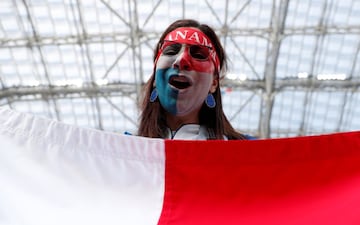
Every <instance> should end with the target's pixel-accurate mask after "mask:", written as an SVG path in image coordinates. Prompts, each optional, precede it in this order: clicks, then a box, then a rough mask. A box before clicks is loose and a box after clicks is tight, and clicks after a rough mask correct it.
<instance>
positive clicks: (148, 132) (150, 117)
mask: <svg viewBox="0 0 360 225" xmlns="http://www.w3.org/2000/svg"><path fill="white" fill-rule="evenodd" d="M178 27H195V28H198V29H200V30H201V31H202V32H203V33H204V34H206V36H208V38H210V40H211V41H212V43H213V45H214V47H215V50H216V54H217V55H218V57H219V60H220V71H217V73H218V74H216V75H217V76H218V79H220V78H222V75H221V74H220V73H223V74H225V71H226V69H227V58H226V54H225V51H224V49H223V47H222V46H221V43H220V41H219V39H218V37H217V35H216V34H215V32H214V30H213V29H212V28H210V27H209V26H208V25H206V24H200V23H199V22H197V21H195V20H187V19H183V20H177V21H175V22H174V23H172V24H171V25H170V26H169V27H168V28H167V29H166V30H165V31H164V33H163V34H162V35H161V37H160V40H159V42H158V43H157V46H156V48H155V49H154V59H153V60H154V62H155V57H156V56H157V54H158V51H159V49H160V47H161V44H162V42H163V40H164V38H165V36H166V35H167V34H168V33H170V32H171V31H172V30H174V29H176V28H178ZM154 79H155V66H154V70H153V73H152V76H151V77H150V79H149V80H148V82H147V83H146V85H145V87H144V96H143V101H142V105H141V115H140V125H139V129H138V135H140V136H144V137H153V138H164V137H166V136H167V135H168V133H167V132H168V129H167V124H166V117H165V110H164V109H163V107H162V106H161V105H160V103H159V101H155V102H150V100H149V99H150V94H151V91H152V90H153V88H154V87H153V83H154ZM213 96H214V98H215V100H216V106H215V108H209V107H207V106H206V105H205V104H203V106H202V107H201V110H200V113H199V123H200V124H201V125H205V126H206V127H207V129H208V132H209V134H210V137H209V139H220V140H222V139H224V135H225V136H226V137H227V138H228V139H245V137H244V135H242V134H240V133H238V132H237V131H236V130H235V129H234V128H233V127H232V126H231V124H230V122H229V121H228V119H227V118H226V116H225V114H224V111H223V107H222V102H221V91H220V84H219V85H218V86H217V88H216V91H215V92H214V93H213Z"/></svg>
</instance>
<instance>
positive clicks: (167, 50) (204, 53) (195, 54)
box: [161, 41, 212, 61]
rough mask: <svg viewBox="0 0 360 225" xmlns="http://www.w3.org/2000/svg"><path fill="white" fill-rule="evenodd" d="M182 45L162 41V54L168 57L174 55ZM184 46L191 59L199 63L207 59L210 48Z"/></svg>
mask: <svg viewBox="0 0 360 225" xmlns="http://www.w3.org/2000/svg"><path fill="white" fill-rule="evenodd" d="M182 45H183V44H181V43H178V42H174V41H164V43H163V44H162V46H161V50H162V54H163V55H168V56H172V55H176V54H178V53H179V52H180V50H181V48H182ZM186 45H187V46H188V50H189V55H190V56H191V57H192V58H194V59H196V60H201V61H204V60H207V59H209V56H210V52H211V50H212V48H211V47H208V46H205V45H190V44H186Z"/></svg>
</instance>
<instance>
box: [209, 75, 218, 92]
mask: <svg viewBox="0 0 360 225" xmlns="http://www.w3.org/2000/svg"><path fill="white" fill-rule="evenodd" d="M218 85H219V79H218V78H216V77H215V78H214V79H213V81H212V83H211V86H210V93H214V92H215V91H216V88H217V86H218Z"/></svg>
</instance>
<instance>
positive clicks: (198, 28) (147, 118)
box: [138, 20, 246, 140]
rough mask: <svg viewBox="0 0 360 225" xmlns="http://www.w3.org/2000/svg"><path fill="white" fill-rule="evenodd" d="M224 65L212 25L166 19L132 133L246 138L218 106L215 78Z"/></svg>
mask: <svg viewBox="0 0 360 225" xmlns="http://www.w3.org/2000/svg"><path fill="white" fill-rule="evenodd" d="M226 68H227V62H226V55H225V52H224V49H223V47H222V46H221V44H220V41H219V39H218V37H217V35H216V34H215V32H214V31H213V29H211V28H210V27H209V26H207V25H205V24H200V23H198V22H197V21H194V20H178V21H175V22H174V23H172V24H171V25H170V26H169V27H168V28H167V29H166V30H165V32H164V33H163V34H162V36H161V38H160V40H159V42H158V44H157V46H156V48H155V50H154V70H153V74H152V76H151V77H150V79H149V81H148V82H147V84H146V86H145V96H144V99H143V104H142V108H141V110H142V113H141V116H140V126H139V130H138V135H140V136H145V137H153V138H166V139H193V140H210V139H218V140H224V139H225V140H227V139H246V137H245V136H244V135H242V134H240V133H238V132H237V131H235V129H234V128H233V127H232V126H231V124H230V122H229V121H228V119H227V118H226V116H225V114H224V112H223V108H222V103H221V91H220V86H219V83H220V79H221V78H222V74H224V73H225V71H226Z"/></svg>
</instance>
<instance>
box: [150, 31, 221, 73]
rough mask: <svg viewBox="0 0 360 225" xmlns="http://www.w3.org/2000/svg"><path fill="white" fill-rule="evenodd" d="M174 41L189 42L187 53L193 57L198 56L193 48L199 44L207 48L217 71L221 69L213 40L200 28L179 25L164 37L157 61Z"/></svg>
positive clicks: (200, 46) (199, 46)
mask: <svg viewBox="0 0 360 225" xmlns="http://www.w3.org/2000/svg"><path fill="white" fill-rule="evenodd" d="M172 43H179V44H187V45H188V48H189V49H187V50H189V51H187V55H189V56H191V57H192V58H196V56H195V57H194V54H192V50H193V49H192V48H196V46H198V48H206V49H207V51H208V55H209V57H210V59H211V61H212V62H213V63H214V66H215V68H216V69H217V71H220V61H219V58H218V56H217V54H216V51H215V49H214V47H213V44H212V42H211V40H210V39H209V38H208V37H207V36H206V35H205V34H204V33H203V32H202V31H200V30H199V29H196V28H192V27H179V28H177V29H175V30H173V31H171V32H170V33H168V34H167V35H166V37H165V39H164V43H163V44H162V46H161V48H160V49H159V52H158V55H157V57H156V61H157V60H158V58H159V56H160V55H161V54H162V53H163V52H164V50H165V49H166V47H167V46H169V45H170V44H172ZM198 50H199V49H198ZM156 61H155V62H156Z"/></svg>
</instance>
